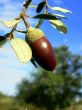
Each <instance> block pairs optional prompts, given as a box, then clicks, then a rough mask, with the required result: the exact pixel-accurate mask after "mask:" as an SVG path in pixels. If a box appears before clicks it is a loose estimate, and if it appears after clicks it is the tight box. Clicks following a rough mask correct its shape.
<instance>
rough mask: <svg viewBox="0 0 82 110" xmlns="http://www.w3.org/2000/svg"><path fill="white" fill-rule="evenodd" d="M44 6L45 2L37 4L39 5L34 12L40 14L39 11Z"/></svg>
mask: <svg viewBox="0 0 82 110" xmlns="http://www.w3.org/2000/svg"><path fill="white" fill-rule="evenodd" d="M45 4H46V3H45V2H41V3H39V5H38V7H37V9H36V12H37V13H39V12H41V10H42V9H43V8H44V6H45Z"/></svg>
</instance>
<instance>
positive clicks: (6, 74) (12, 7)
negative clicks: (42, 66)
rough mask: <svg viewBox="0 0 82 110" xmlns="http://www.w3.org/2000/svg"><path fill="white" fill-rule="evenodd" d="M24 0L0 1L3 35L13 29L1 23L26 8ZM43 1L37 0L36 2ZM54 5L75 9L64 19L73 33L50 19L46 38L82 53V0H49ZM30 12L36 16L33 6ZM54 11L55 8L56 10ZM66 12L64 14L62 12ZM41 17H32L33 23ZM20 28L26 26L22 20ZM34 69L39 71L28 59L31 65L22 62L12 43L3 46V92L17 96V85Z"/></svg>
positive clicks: (0, 70) (44, 27)
mask: <svg viewBox="0 0 82 110" xmlns="http://www.w3.org/2000/svg"><path fill="white" fill-rule="evenodd" d="M22 1H23V0H0V34H1V35H4V34H5V33H7V32H9V31H10V29H8V28H6V27H5V26H4V25H3V24H1V20H2V19H6V20H10V19H13V18H15V17H17V16H18V14H19V13H20V12H21V9H22ZM40 1H41V0H33V2H34V3H35V4H37V3H39V2H40ZM48 1H49V4H50V5H51V6H60V7H62V8H66V9H69V10H71V11H72V13H73V14H64V15H66V16H67V17H68V18H69V19H68V20H63V22H64V23H65V24H66V25H67V27H68V30H69V32H68V33H67V34H66V35H63V34H61V33H59V32H58V31H57V30H55V29H54V28H52V26H51V25H50V24H49V22H48V21H45V22H44V23H43V24H42V26H41V29H42V30H43V31H44V33H45V35H46V37H47V38H48V40H49V41H50V42H51V44H52V46H53V47H58V46H61V45H67V46H69V49H70V50H71V51H72V52H73V53H80V54H82V38H81V37H82V31H81V29H82V23H81V20H82V18H81V13H82V6H81V5H82V0H71V1H69V0H48ZM27 12H28V13H29V14H30V15H34V14H35V13H34V11H33V9H32V10H31V9H28V11H27ZM53 12H54V11H53ZM62 14H63V13H62ZM36 21H37V20H35V19H29V22H30V24H31V25H32V26H34V25H35V23H36ZM18 28H19V29H25V26H24V24H23V22H22V23H20V24H19V26H18ZM15 35H16V36H17V37H21V38H22V39H23V38H24V35H23V34H20V33H15ZM32 70H36V69H35V67H33V65H32V64H31V63H30V62H28V63H27V64H21V63H20V62H19V60H18V59H17V57H16V55H15V53H14V52H13V50H12V48H11V46H10V44H9V43H6V45H5V46H4V47H3V48H0V91H2V92H4V93H6V94H8V95H13V94H15V92H16V89H15V87H16V85H17V83H19V82H20V81H21V79H22V78H24V77H27V78H30V73H31V71H32Z"/></svg>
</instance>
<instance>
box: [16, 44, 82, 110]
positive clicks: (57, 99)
mask: <svg viewBox="0 0 82 110" xmlns="http://www.w3.org/2000/svg"><path fill="white" fill-rule="evenodd" d="M54 51H55V52H56V57H57V68H56V70H55V71H54V73H52V72H48V71H45V70H42V69H41V68H40V69H39V70H37V72H35V73H33V74H32V80H30V81H29V80H28V79H24V80H23V81H22V82H21V83H20V84H19V85H18V93H17V96H16V98H17V99H18V100H20V102H22V103H32V104H33V105H36V106H41V107H44V108H46V109H47V110H54V109H55V108H60V109H63V108H65V107H67V106H69V105H71V104H72V103H74V102H75V99H76V97H77V96H81V95H82V93H81V92H80V89H81V87H82V82H81V80H82V75H81V72H82V61H81V60H82V57H81V56H80V55H77V54H72V53H71V52H70V51H69V50H68V47H66V46H61V47H59V48H56V49H54Z"/></svg>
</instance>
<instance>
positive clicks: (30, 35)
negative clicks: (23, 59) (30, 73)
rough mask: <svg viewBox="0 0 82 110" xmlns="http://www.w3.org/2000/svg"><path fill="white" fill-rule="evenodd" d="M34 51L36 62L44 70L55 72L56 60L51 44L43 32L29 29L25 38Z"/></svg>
mask: <svg viewBox="0 0 82 110" xmlns="http://www.w3.org/2000/svg"><path fill="white" fill-rule="evenodd" d="M25 40H26V42H28V43H29V45H30V47H31V49H32V56H33V58H34V60H35V61H36V62H37V63H38V64H39V65H40V66H41V67H42V68H44V69H46V70H48V71H53V70H54V69H55V67H56V58H55V55H54V51H53V48H52V46H51V44H50V42H49V41H48V40H47V38H46V37H45V35H44V33H43V31H42V30H40V29H38V28H33V27H29V28H28V30H27V35H26V38H25Z"/></svg>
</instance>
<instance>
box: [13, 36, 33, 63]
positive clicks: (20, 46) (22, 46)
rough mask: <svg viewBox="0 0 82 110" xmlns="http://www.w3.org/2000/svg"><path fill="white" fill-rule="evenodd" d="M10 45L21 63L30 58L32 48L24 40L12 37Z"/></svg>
mask: <svg viewBox="0 0 82 110" xmlns="http://www.w3.org/2000/svg"><path fill="white" fill-rule="evenodd" d="M11 46H12V48H13V50H14V51H15V53H16V55H17V57H18V58H19V60H20V62H21V63H26V62H28V61H29V60H30V59H31V58H32V50H31V48H30V47H29V45H28V44H27V43H26V42H25V41H24V40H22V39H19V38H14V39H13V40H12V41H11Z"/></svg>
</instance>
